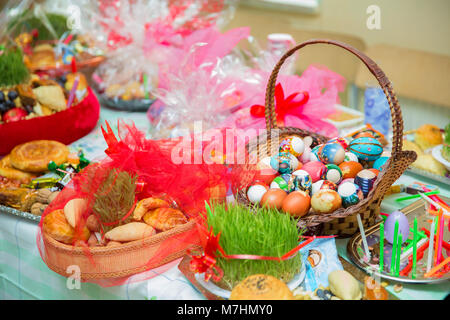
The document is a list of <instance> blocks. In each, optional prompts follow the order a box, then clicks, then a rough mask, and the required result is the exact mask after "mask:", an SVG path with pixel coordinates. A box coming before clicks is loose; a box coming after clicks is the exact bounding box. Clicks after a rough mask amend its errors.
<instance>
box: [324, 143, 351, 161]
mask: <svg viewBox="0 0 450 320" xmlns="http://www.w3.org/2000/svg"><path fill="white" fill-rule="evenodd" d="M318 154H319V159H320V161H322V162H323V163H324V164H330V163H332V164H337V165H339V164H340V163H342V161H344V158H345V150H344V148H342V146H341V145H340V144H339V143H327V144H324V145H323V146H321V147H320V148H319V151H318Z"/></svg>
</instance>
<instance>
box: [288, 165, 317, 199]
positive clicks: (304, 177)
mask: <svg viewBox="0 0 450 320" xmlns="http://www.w3.org/2000/svg"><path fill="white" fill-rule="evenodd" d="M292 177H293V178H294V179H293V189H292V190H290V191H294V190H296V191H304V192H307V193H308V194H311V188H312V179H311V176H310V175H309V173H308V172H306V171H305V170H297V171H294V172H293V173H292Z"/></svg>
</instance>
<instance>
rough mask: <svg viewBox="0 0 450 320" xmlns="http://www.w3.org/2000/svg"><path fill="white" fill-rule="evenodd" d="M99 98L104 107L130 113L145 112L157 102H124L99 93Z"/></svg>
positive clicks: (149, 100)
mask: <svg viewBox="0 0 450 320" xmlns="http://www.w3.org/2000/svg"><path fill="white" fill-rule="evenodd" d="M97 97H98V100H99V101H100V104H101V105H102V106H106V107H108V108H111V109H116V110H122V111H130V112H145V111H147V110H148V108H149V107H150V106H151V105H152V104H153V102H155V101H156V99H139V100H122V99H119V98H109V97H106V96H105V95H104V94H101V93H98V92H97Z"/></svg>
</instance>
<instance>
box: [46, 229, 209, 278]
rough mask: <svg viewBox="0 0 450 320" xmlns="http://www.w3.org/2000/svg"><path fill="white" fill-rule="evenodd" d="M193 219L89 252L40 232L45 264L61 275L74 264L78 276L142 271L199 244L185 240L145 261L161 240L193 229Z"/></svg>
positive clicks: (97, 276) (154, 252)
mask: <svg viewBox="0 0 450 320" xmlns="http://www.w3.org/2000/svg"><path fill="white" fill-rule="evenodd" d="M195 228H196V226H195V220H191V221H189V222H188V223H186V224H184V225H181V226H178V227H176V228H173V229H171V230H168V231H165V232H161V233H158V234H156V235H154V236H151V237H148V238H144V239H143V240H136V241H132V242H129V243H126V244H123V245H121V246H115V247H90V248H89V252H90V255H88V254H87V253H86V251H85V249H84V248H82V247H74V246H71V245H66V244H64V243H61V242H59V241H56V240H55V239H53V238H51V237H50V236H48V235H47V234H46V233H42V239H43V242H44V252H42V254H45V257H43V258H44V261H45V263H46V264H47V266H48V267H49V268H50V269H52V270H53V271H55V272H56V273H59V274H60V275H62V276H65V277H68V276H70V274H69V273H67V268H68V267H69V266H72V265H76V266H78V267H79V268H80V275H81V280H82V281H86V280H94V279H114V278H121V277H125V276H130V275H132V274H136V273H140V272H144V271H146V270H150V269H154V268H157V267H159V266H162V265H164V264H166V263H169V262H171V261H173V260H176V259H178V258H181V257H182V256H184V255H185V254H186V250H187V249H197V248H200V240H198V244H196V243H190V244H189V245H188V244H186V247H185V249H183V250H179V251H174V252H172V253H171V254H170V255H168V256H167V257H165V258H164V259H160V260H157V262H154V263H148V261H150V259H152V258H153V257H155V255H156V254H157V253H158V252H159V249H160V246H161V244H162V243H163V242H164V241H165V240H167V239H169V238H170V237H173V236H176V235H178V234H181V233H185V232H188V231H191V230H194V229H195Z"/></svg>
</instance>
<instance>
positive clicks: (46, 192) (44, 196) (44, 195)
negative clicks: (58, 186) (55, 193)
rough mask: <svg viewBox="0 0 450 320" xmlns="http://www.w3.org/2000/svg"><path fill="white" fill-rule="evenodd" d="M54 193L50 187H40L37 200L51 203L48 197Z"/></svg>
mask: <svg viewBox="0 0 450 320" xmlns="http://www.w3.org/2000/svg"><path fill="white" fill-rule="evenodd" d="M51 194H52V192H51V191H50V189H46V188H44V189H39V190H38V192H37V196H36V201H37V202H40V203H43V204H49V203H50V202H49V200H48V198H49V197H50V195H51Z"/></svg>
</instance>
